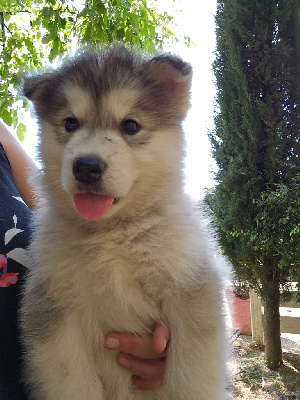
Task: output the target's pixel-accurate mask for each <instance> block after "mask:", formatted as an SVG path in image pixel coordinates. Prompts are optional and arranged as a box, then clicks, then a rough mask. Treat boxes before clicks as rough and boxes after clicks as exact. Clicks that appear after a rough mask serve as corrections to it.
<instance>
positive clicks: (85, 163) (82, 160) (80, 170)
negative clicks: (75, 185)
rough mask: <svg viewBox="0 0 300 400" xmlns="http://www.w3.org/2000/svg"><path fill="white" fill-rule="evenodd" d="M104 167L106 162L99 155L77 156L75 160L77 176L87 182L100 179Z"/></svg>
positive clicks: (74, 166) (75, 173) (75, 174)
mask: <svg viewBox="0 0 300 400" xmlns="http://www.w3.org/2000/svg"><path fill="white" fill-rule="evenodd" d="M103 169H104V164H103V162H102V161H101V160H100V159H99V158H97V157H77V158H75V160H74V162H73V174H74V176H75V178H76V179H77V180H78V181H80V182H84V183H86V184H90V183H94V182H97V181H99V179H100V177H101V174H102V172H103Z"/></svg>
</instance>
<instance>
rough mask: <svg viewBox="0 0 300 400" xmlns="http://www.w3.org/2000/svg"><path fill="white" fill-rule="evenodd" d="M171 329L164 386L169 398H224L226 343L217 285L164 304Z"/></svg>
mask: <svg viewBox="0 0 300 400" xmlns="http://www.w3.org/2000/svg"><path fill="white" fill-rule="evenodd" d="M164 313H165V315H166V316H167V319H168V325H169V327H170V331H171V340H170V347H169V351H168V357H167V372H166V389H167V392H168V398H169V399H170V400H171V399H172V400H175V399H176V400H225V399H226V392H225V387H226V347H227V345H226V343H227V340H226V339H227V335H226V330H225V328H224V323H223V322H222V321H223V320H224V318H223V315H222V314H223V312H222V300H221V295H220V294H219V295H218V288H208V287H206V288H205V287H204V288H202V289H201V288H200V291H199V293H195V292H194V293H193V292H189V293H185V294H184V295H183V296H180V298H177V299H175V300H174V299H172V300H171V301H168V302H166V303H165V304H164Z"/></svg>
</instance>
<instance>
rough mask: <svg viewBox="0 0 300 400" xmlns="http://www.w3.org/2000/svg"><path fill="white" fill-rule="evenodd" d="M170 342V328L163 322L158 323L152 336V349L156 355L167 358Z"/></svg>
mask: <svg viewBox="0 0 300 400" xmlns="http://www.w3.org/2000/svg"><path fill="white" fill-rule="evenodd" d="M169 340H170V331H169V329H168V327H167V326H166V325H165V324H164V323H163V322H162V321H158V322H157V324H156V328H155V331H154V332H153V335H152V347H153V350H154V351H155V353H157V354H159V355H160V356H165V355H166V353H167V346H168V343H169Z"/></svg>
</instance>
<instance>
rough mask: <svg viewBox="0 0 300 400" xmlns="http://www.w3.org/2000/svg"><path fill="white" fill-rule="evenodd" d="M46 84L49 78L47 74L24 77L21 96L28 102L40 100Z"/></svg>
mask: <svg viewBox="0 0 300 400" xmlns="http://www.w3.org/2000/svg"><path fill="white" fill-rule="evenodd" d="M48 82H49V77H48V75H47V74H43V75H31V76H26V77H25V78H24V79H23V94H24V95H25V97H27V98H28V99H29V100H31V101H33V102H35V101H37V100H38V99H39V98H40V95H41V93H42V92H43V89H44V88H45V86H46V84H47V83H48Z"/></svg>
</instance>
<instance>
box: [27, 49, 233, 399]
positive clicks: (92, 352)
mask: <svg viewBox="0 0 300 400" xmlns="http://www.w3.org/2000/svg"><path fill="white" fill-rule="evenodd" d="M191 76H192V71H191V66H190V65H189V64H187V63H185V62H183V61H182V60H181V59H179V58H177V57H174V56H171V55H168V54H164V55H159V56H155V57H149V56H146V55H143V54H140V53H138V52H135V51H132V50H127V49H126V48H125V47H123V46H121V45H113V46H111V47H109V48H106V49H104V50H102V51H90V50H87V51H82V52H81V53H80V54H79V55H77V56H76V57H75V58H73V59H71V60H69V61H67V62H65V63H64V64H63V65H62V66H60V67H58V69H57V70H53V71H49V72H47V73H45V74H43V75H40V76H31V77H27V78H25V81H24V93H25V95H26V96H27V97H28V99H30V100H31V101H32V102H33V104H34V107H35V110H36V114H37V117H38V121H39V125H40V145H39V154H40V157H41V160H42V163H43V168H42V173H41V176H40V183H39V184H38V186H40V192H39V193H38V195H39V196H40V197H42V198H44V199H46V202H45V203H44V204H42V205H41V206H40V208H39V209H38V210H37V213H36V219H35V222H34V232H33V241H32V244H31V248H30V253H31V257H32V269H31V271H30V273H29V276H28V280H27V284H26V288H25V290H24V299H23V305H22V328H23V335H24V341H25V347H26V354H25V364H26V371H27V372H26V379H27V381H28V383H29V388H30V392H31V395H32V397H31V398H32V399H35V400H142V399H144V400H167V399H168V400H171V399H172V400H221V399H225V380H226V379H225V354H226V351H225V348H226V345H225V342H226V334H225V328H224V316H223V309H222V291H223V276H222V275H223V274H224V271H220V269H219V268H218V267H216V266H215V264H214V259H213V257H214V256H213V250H212V249H211V247H210V236H211V235H210V234H209V232H206V231H205V229H204V228H203V226H202V225H203V224H201V222H199V221H198V218H196V216H195V214H194V212H193V208H194V206H193V204H192V203H191V202H190V200H189V198H188V197H187V195H186V194H185V193H184V190H183V187H184V176H183V168H184V164H183V160H184V135H183V132H182V127H181V125H182V121H183V119H184V118H185V116H186V114H187V110H188V107H189V102H190V86H191ZM158 320H162V321H164V323H165V324H166V325H167V326H168V327H169V329H170V331H171V340H170V343H169V350H168V356H167V372H166V377H165V384H164V385H163V387H161V388H158V389H156V390H152V391H141V390H137V389H133V388H132V387H131V385H130V372H129V371H127V370H126V369H124V368H122V367H121V366H119V365H118V364H117V362H116V354H115V353H114V352H112V351H108V350H106V349H104V348H103V347H102V341H103V337H104V335H106V334H107V333H109V332H113V331H120V332H133V333H139V334H148V333H151V332H152V331H153V329H154V326H155V324H156V322H157V321H158Z"/></svg>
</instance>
